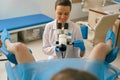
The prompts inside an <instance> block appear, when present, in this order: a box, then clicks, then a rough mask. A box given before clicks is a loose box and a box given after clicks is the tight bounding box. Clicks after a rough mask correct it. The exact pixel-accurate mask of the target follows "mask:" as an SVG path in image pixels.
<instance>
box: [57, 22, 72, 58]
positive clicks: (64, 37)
mask: <svg viewBox="0 0 120 80" xmlns="http://www.w3.org/2000/svg"><path fill="white" fill-rule="evenodd" d="M67 30H68V23H65V24H64V27H62V23H57V32H58V41H56V51H57V52H60V53H61V55H62V58H64V57H65V54H64V52H65V51H66V50H67V45H70V43H71V36H72V35H71V34H70V33H68V31H67Z"/></svg>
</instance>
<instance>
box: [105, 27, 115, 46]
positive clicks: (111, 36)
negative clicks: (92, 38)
mask: <svg viewBox="0 0 120 80" xmlns="http://www.w3.org/2000/svg"><path fill="white" fill-rule="evenodd" d="M108 40H111V41H112V48H113V47H114V45H115V42H116V37H115V33H114V32H113V30H112V29H110V30H109V31H108V32H107V35H106V39H105V43H107V42H108Z"/></svg>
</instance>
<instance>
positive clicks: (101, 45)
mask: <svg viewBox="0 0 120 80" xmlns="http://www.w3.org/2000/svg"><path fill="white" fill-rule="evenodd" d="M106 47H107V45H106V44H105V43H103V42H100V43H99V44H97V45H96V49H97V50H99V51H106Z"/></svg>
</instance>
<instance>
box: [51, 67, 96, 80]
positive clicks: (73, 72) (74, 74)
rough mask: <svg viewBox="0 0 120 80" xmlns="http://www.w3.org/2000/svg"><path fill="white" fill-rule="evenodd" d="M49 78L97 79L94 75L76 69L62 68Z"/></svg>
mask: <svg viewBox="0 0 120 80" xmlns="http://www.w3.org/2000/svg"><path fill="white" fill-rule="evenodd" d="M51 80H98V79H97V77H95V76H94V75H92V74H90V73H88V72H86V71H81V70H77V69H72V68H68V69H64V70H62V71H60V72H58V73H56V74H55V75H54V76H53V77H52V79H51Z"/></svg>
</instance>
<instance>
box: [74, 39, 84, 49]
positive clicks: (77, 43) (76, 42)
mask: <svg viewBox="0 0 120 80" xmlns="http://www.w3.org/2000/svg"><path fill="white" fill-rule="evenodd" d="M73 46H74V47H78V48H80V50H81V51H85V45H84V42H83V40H74V42H73Z"/></svg>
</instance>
